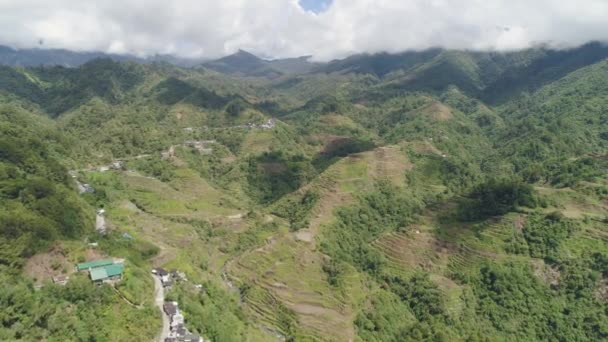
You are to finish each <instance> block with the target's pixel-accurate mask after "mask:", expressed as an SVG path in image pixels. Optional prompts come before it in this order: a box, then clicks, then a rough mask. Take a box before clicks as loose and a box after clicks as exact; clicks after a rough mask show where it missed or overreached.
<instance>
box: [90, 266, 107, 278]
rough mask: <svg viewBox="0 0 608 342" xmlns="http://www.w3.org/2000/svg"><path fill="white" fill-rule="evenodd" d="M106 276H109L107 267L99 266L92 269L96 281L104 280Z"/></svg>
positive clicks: (92, 275) (92, 276)
mask: <svg viewBox="0 0 608 342" xmlns="http://www.w3.org/2000/svg"><path fill="white" fill-rule="evenodd" d="M106 278H108V272H106V269H105V268H103V267H99V268H94V269H92V270H91V280H93V281H96V280H103V279H106Z"/></svg>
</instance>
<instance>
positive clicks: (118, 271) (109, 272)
mask: <svg viewBox="0 0 608 342" xmlns="http://www.w3.org/2000/svg"><path fill="white" fill-rule="evenodd" d="M123 271H124V266H123V265H122V264H113V265H108V266H103V267H98V268H93V269H91V273H90V275H91V280H92V281H94V282H104V281H107V280H115V279H120V278H121V277H122V272H123Z"/></svg>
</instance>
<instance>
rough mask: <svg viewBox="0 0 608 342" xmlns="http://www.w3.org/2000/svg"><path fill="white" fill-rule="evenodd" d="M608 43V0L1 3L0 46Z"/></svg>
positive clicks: (315, 52) (112, 48)
mask: <svg viewBox="0 0 608 342" xmlns="http://www.w3.org/2000/svg"><path fill="white" fill-rule="evenodd" d="M591 40H600V41H608V0H576V1H574V0H103V1H102V0H0V44H3V45H9V46H12V47H17V48H29V47H36V46H39V47H43V48H65V49H71V50H76V51H103V52H111V53H131V54H135V55H138V56H147V55H153V54H174V55H179V56H182V57H205V58H216V57H220V56H224V55H227V54H230V53H233V52H235V51H237V50H238V49H244V50H247V51H250V52H252V53H255V54H258V55H260V56H267V57H275V58H281V57H296V56H303V55H312V56H313V59H315V60H319V61H323V60H329V59H334V58H342V57H345V56H348V55H351V54H355V53H363V52H368V53H375V52H381V51H386V52H399V51H404V50H421V49H426V48H429V47H443V48H450V49H474V50H501V51H504V50H516V49H522V48H526V47H530V46H533V45H537V44H548V45H550V46H553V47H557V48H567V47H574V46H578V45H581V44H584V43H586V42H588V41H591Z"/></svg>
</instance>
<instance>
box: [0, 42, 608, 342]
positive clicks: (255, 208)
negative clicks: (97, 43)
mask: <svg viewBox="0 0 608 342" xmlns="http://www.w3.org/2000/svg"><path fill="white" fill-rule="evenodd" d="M0 76H1V78H0V209H2V210H0V269H1V270H2V271H3V272H2V275H1V276H0V277H1V279H2V282H3V283H4V284H7V287H6V291H5V292H4V293H3V294H0V303H2V305H3V306H4V307H5V308H6V310H3V311H4V313H3V314H1V316H0V322H2V324H1V325H0V340H33V339H39V340H48V341H72V340H74V341H76V340H91V341H97V340H104V341H128V340H141V341H149V340H154V339H156V338H157V336H158V334H159V332H160V331H161V328H162V329H163V331H165V332H164V333H163V335H166V334H167V332H166V330H167V329H168V327H167V324H168V322H163V321H162V320H161V319H164V318H165V314H164V313H161V312H159V307H162V303H163V301H164V300H167V301H175V302H178V303H179V308H180V312H181V313H182V314H183V316H184V320H185V326H186V328H187V329H188V330H189V331H190V332H192V333H196V334H199V335H201V336H202V337H203V338H204V339H205V340H211V341H274V340H279V341H422V340H433V341H448V340H455V341H464V340H467V341H511V340H522V341H526V340H581V341H582V340H603V339H608V325H606V316H607V312H608V296H607V295H606V293H608V290H607V287H606V284H608V248H607V245H606V244H607V243H608V160H607V159H606V154H607V153H608V83H606V80H607V79H608V49H607V48H606V47H605V46H604V45H602V44H599V43H589V44H587V45H584V46H582V47H579V48H576V49H571V50H550V49H546V48H535V49H529V50H523V51H519V52H508V53H498V52H487V53H484V52H470V51H456V50H442V49H431V50H426V51H420V52H413V51H412V52H406V53H400V54H376V55H372V54H369V55H368V54H364V55H357V56H352V57H349V58H346V59H342V60H335V61H331V62H328V63H312V62H307V60H306V59H289V60H273V61H267V60H262V59H260V58H258V57H256V56H255V55H253V54H249V53H246V52H244V51H239V52H238V53H237V54H235V55H233V56H228V57H224V58H222V59H219V60H216V61H210V62H205V63H202V64H197V65H196V66H194V67H188V68H186V67H183V66H175V65H171V64H169V63H162V62H156V63H141V62H137V61H135V62H134V61H120V62H117V61H113V60H110V59H95V60H92V61H89V62H86V63H84V64H82V65H79V66H77V67H74V68H64V67H54V66H43V67H8V66H0ZM69 170H71V171H69ZM98 210H103V211H104V212H103V218H104V219H105V225H104V229H96V224H95V223H96V215H97V214H96V213H98ZM97 228H99V227H97ZM107 257H114V258H122V259H125V269H124V275H123V276H122V279H121V280H120V281H119V282H116V283H115V284H112V285H109V284H106V285H101V286H97V285H94V284H92V283H91V281H90V280H89V278H88V277H87V276H85V275H83V274H81V273H76V272H74V271H72V268H73V267H74V265H75V264H76V263H80V262H84V261H91V260H100V259H103V258H107ZM153 268H163V269H166V270H170V269H176V270H179V271H180V272H184V273H185V275H186V276H187V279H188V281H175V282H174V283H173V284H172V285H171V287H170V288H166V289H164V292H163V298H162V299H158V296H157V295H158V294H159V285H158V284H159V283H160V281H159V280H158V278H157V277H156V276H154V278H152V277H151V274H150V270H152V269H153ZM58 276H69V280H68V281H67V283H66V284H65V285H59V284H53V277H58ZM193 285H197V286H198V285H200V286H199V287H197V286H193ZM63 311H65V312H69V313H70V317H69V319H68V318H66V317H64V316H61V314H60V313H61V312H63ZM161 315H162V316H161Z"/></svg>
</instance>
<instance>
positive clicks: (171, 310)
mask: <svg viewBox="0 0 608 342" xmlns="http://www.w3.org/2000/svg"><path fill="white" fill-rule="evenodd" d="M163 311H164V312H165V313H166V314H167V316H169V317H173V315H175V314H177V304H176V303H175V302H165V304H163Z"/></svg>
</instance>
